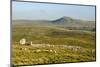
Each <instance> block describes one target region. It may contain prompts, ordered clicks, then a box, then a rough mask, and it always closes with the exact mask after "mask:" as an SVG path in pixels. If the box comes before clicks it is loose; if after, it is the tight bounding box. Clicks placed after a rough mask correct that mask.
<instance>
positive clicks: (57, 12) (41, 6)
mask: <svg viewBox="0 0 100 67" xmlns="http://www.w3.org/2000/svg"><path fill="white" fill-rule="evenodd" d="M63 16H67V17H72V18H75V19H82V20H95V7H94V6H79V5H67V4H66V5H64V4H47V3H31V2H13V3H12V19H13V20H14V19H25V20H54V19H58V18H61V17H63Z"/></svg>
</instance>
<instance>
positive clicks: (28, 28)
mask: <svg viewBox="0 0 100 67" xmlns="http://www.w3.org/2000/svg"><path fill="white" fill-rule="evenodd" d="M95 37H96V36H95V31H88V30H74V29H73V30H69V29H67V28H62V27H57V26H38V25H32V24H29V25H25V24H23V25H20V24H13V26H12V64H14V65H29V64H52V63H69V62H84V61H95V60H96V55H95V54H96V51H95V48H96V44H95ZM22 38H26V39H27V42H30V41H32V42H33V44H34V45H35V46H32V45H20V44H19V40H20V39H22ZM36 45H38V46H36Z"/></svg>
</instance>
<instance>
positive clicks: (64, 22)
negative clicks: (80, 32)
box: [13, 17, 95, 28]
mask: <svg viewBox="0 0 100 67" xmlns="http://www.w3.org/2000/svg"><path fill="white" fill-rule="evenodd" d="M13 23H14V24H15V23H16V24H19V23H20V24H23V23H24V24H25V23H26V25H28V24H30V23H33V25H40V26H62V27H74V28H95V21H86V20H81V19H73V18H71V17H61V18H58V19H55V20H52V21H50V20H13ZM31 25H32V24H31Z"/></svg>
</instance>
